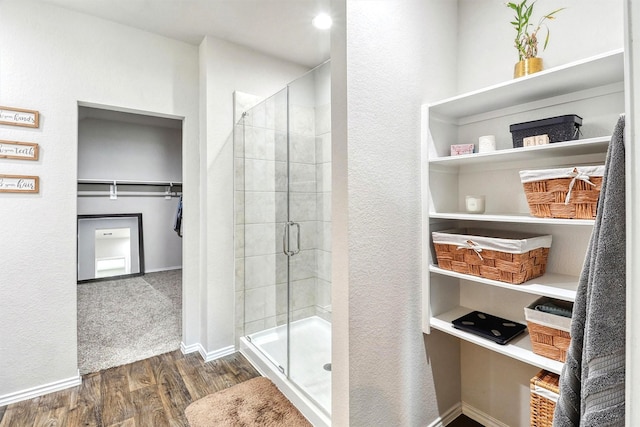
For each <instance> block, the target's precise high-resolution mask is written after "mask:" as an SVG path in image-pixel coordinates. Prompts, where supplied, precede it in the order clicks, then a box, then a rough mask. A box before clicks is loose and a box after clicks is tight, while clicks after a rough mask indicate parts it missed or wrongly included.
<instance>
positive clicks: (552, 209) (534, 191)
mask: <svg viewBox="0 0 640 427" xmlns="http://www.w3.org/2000/svg"><path fill="white" fill-rule="evenodd" d="M603 174H604V166H583V167H582V166H581V167H575V168H560V169H542V170H524V171H520V180H521V182H522V186H523V187H524V193H525V195H526V197H527V203H528V204H529V210H530V212H531V215H533V216H536V217H541V218H566V219H593V218H595V217H596V208H597V207H598V197H599V196H600V188H601V187H602V177H603Z"/></svg>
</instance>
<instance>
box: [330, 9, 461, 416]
mask: <svg viewBox="0 0 640 427" xmlns="http://www.w3.org/2000/svg"><path fill="white" fill-rule="evenodd" d="M335 6H337V9H336V10H340V5H339V4H336V5H335ZM455 12H456V3H455V2H450V1H424V0H415V1H403V2H390V1H349V2H347V3H346V33H345V34H344V35H346V39H345V43H346V50H344V51H343V50H341V49H340V46H335V45H333V44H332V70H333V73H332V77H333V78H334V79H335V80H334V81H333V82H332V95H333V97H334V99H336V100H338V102H340V101H344V102H346V106H347V107H346V111H343V110H342V109H340V108H338V107H336V108H337V110H336V111H335V112H334V114H333V115H332V123H333V124H334V126H333V129H332V131H333V132H332V138H333V144H332V146H333V147H332V148H333V150H334V157H333V174H334V176H333V184H334V187H333V190H334V197H333V202H334V203H333V209H334V217H333V218H334V227H335V228H334V229H335V231H334V233H333V237H334V241H333V243H334V245H333V261H334V264H333V265H334V275H333V278H334V280H333V288H334V291H333V296H334V298H333V301H334V304H333V309H334V310H333V315H334V322H333V325H334V335H335V338H334V356H333V362H334V367H335V368H334V371H333V373H334V382H335V384H334V386H333V417H334V418H333V420H334V424H335V425H340V426H342V425H347V424H348V425H351V426H372V425H390V426H391V425H393V426H401V425H406V426H418V425H427V424H429V423H430V422H431V421H433V420H435V419H436V418H437V417H438V415H439V414H440V413H443V412H444V411H446V410H447V409H449V408H450V407H451V406H453V405H454V404H456V403H457V402H458V400H459V396H460V395H459V378H458V377H457V374H456V371H457V369H458V363H459V359H458V357H457V350H456V348H457V347H456V346H457V343H455V342H452V340H450V339H449V338H448V337H444V336H442V335H439V334H433V335H431V336H430V337H429V339H428V341H427V343H426V344H425V341H424V340H423V334H422V330H421V325H420V319H421V306H420V304H421V283H420V276H421V257H420V252H421V249H420V244H421V241H420V229H421V228H420V227H421V212H420V161H419V159H420V106H421V104H422V103H424V102H426V101H428V100H430V99H437V98H438V97H443V96H447V95H450V94H451V93H452V92H453V90H454V85H455V61H454V60H453V59H452V55H451V52H453V49H454V48H455V39H456V28H455V21H456V15H455ZM344 24H345V22H344V21H342V18H338V19H337V27H336V30H335V32H336V33H337V34H336V37H341V35H340V32H341V31H345V30H344V27H341V25H342V26H343V25H344ZM332 43H333V42H332ZM334 53H335V56H334ZM341 67H344V68H343V71H342V72H341V70H340V68H341ZM334 69H335V70H334ZM344 70H346V71H344ZM342 91H346V94H345V93H341V92H342ZM343 120H344V121H345V122H346V128H343V127H342V124H341V122H342V121H343ZM345 146H346V151H345V149H344V147H345ZM343 156H344V158H346V159H347V162H345V161H344V158H341V157H343ZM344 185H346V188H344V187H343V186H344ZM345 190H346V191H345ZM345 198H346V199H345ZM345 229H346V230H347V233H348V235H347V238H346V242H345V241H344V239H343V237H341V236H340V235H339V234H336V232H340V231H344V230H345ZM345 258H346V259H347V261H346V262H344V261H343V260H344V259H345ZM343 298H346V301H347V305H346V306H345V305H344V304H343V302H342V299H343ZM345 336H348V340H347V341H348V346H347V348H344V346H345ZM452 350H453V351H452ZM345 351H348V355H346V356H345V354H344V352H345ZM345 362H346V363H347V364H348V369H345V367H344V364H345ZM449 372H452V374H451V375H449V374H448V373H449ZM445 373H447V374H445ZM345 375H348V380H347V379H345V378H344V376H345ZM443 376H447V378H443ZM436 383H438V386H437V387H436ZM346 384H348V385H347V386H346V387H348V393H347V394H345V385H346Z"/></svg>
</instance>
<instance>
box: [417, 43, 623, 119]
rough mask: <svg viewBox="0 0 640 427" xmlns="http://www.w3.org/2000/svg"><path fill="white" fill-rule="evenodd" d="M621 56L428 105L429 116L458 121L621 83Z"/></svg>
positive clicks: (620, 52) (561, 68) (599, 57)
mask: <svg viewBox="0 0 640 427" xmlns="http://www.w3.org/2000/svg"><path fill="white" fill-rule="evenodd" d="M623 76H624V55H623V50H622V49H618V50H615V51H611V52H608V53H604V54H602V55H597V56H594V57H591V58H587V59H584V60H581V61H576V62H572V63H569V64H565V65H562V66H559V67H554V68H550V69H548V70H544V71H541V72H539V73H535V74H531V75H529V76H525V77H520V78H518V79H513V80H509V81H506V82H503V83H500V84H496V85H493V86H489V87H486V88H483V89H480V90H477V91H473V92H469V93H465V94H462V95H458V96H455V97H452V98H448V99H445V100H442V101H440V102H436V103H433V104H430V105H429V111H430V114H436V115H439V116H446V117H448V118H449V119H454V120H455V119H460V118H462V117H467V116H471V115H475V114H479V113H485V112H487V111H494V110H499V109H501V108H507V107H511V106H513V105H516V104H525V103H528V102H534V101H539V100H542V99H545V98H551V97H555V96H558V95H565V94H569V93H573V92H577V91H581V90H587V89H592V88H594V87H599V86H605V85H609V84H613V83H619V82H622V81H623Z"/></svg>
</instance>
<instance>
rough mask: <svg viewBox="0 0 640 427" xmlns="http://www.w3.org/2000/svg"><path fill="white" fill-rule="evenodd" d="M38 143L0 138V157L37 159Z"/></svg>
mask: <svg viewBox="0 0 640 427" xmlns="http://www.w3.org/2000/svg"><path fill="white" fill-rule="evenodd" d="M39 151H40V150H39V148H38V144H35V143H32V142H17V141H3V140H0V159H18V160H38V154H39Z"/></svg>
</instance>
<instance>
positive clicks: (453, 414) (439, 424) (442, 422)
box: [427, 403, 462, 427]
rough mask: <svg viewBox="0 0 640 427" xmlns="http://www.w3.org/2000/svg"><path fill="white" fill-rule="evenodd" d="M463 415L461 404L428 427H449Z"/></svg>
mask: <svg viewBox="0 0 640 427" xmlns="http://www.w3.org/2000/svg"><path fill="white" fill-rule="evenodd" d="M460 415H462V405H461V404H460V403H458V404H456V405H454V406H452V407H451V408H449V409H448V410H447V411H446V412H445V413H444V414H442V415H441V416H440V417H439V418H438V419H437V420H435V421H434V422H432V423H431V424H429V425H428V426H427V427H444V426H446V425H449V424H450V423H451V422H453V420H455V419H456V418H458V417H459V416H460Z"/></svg>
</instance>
